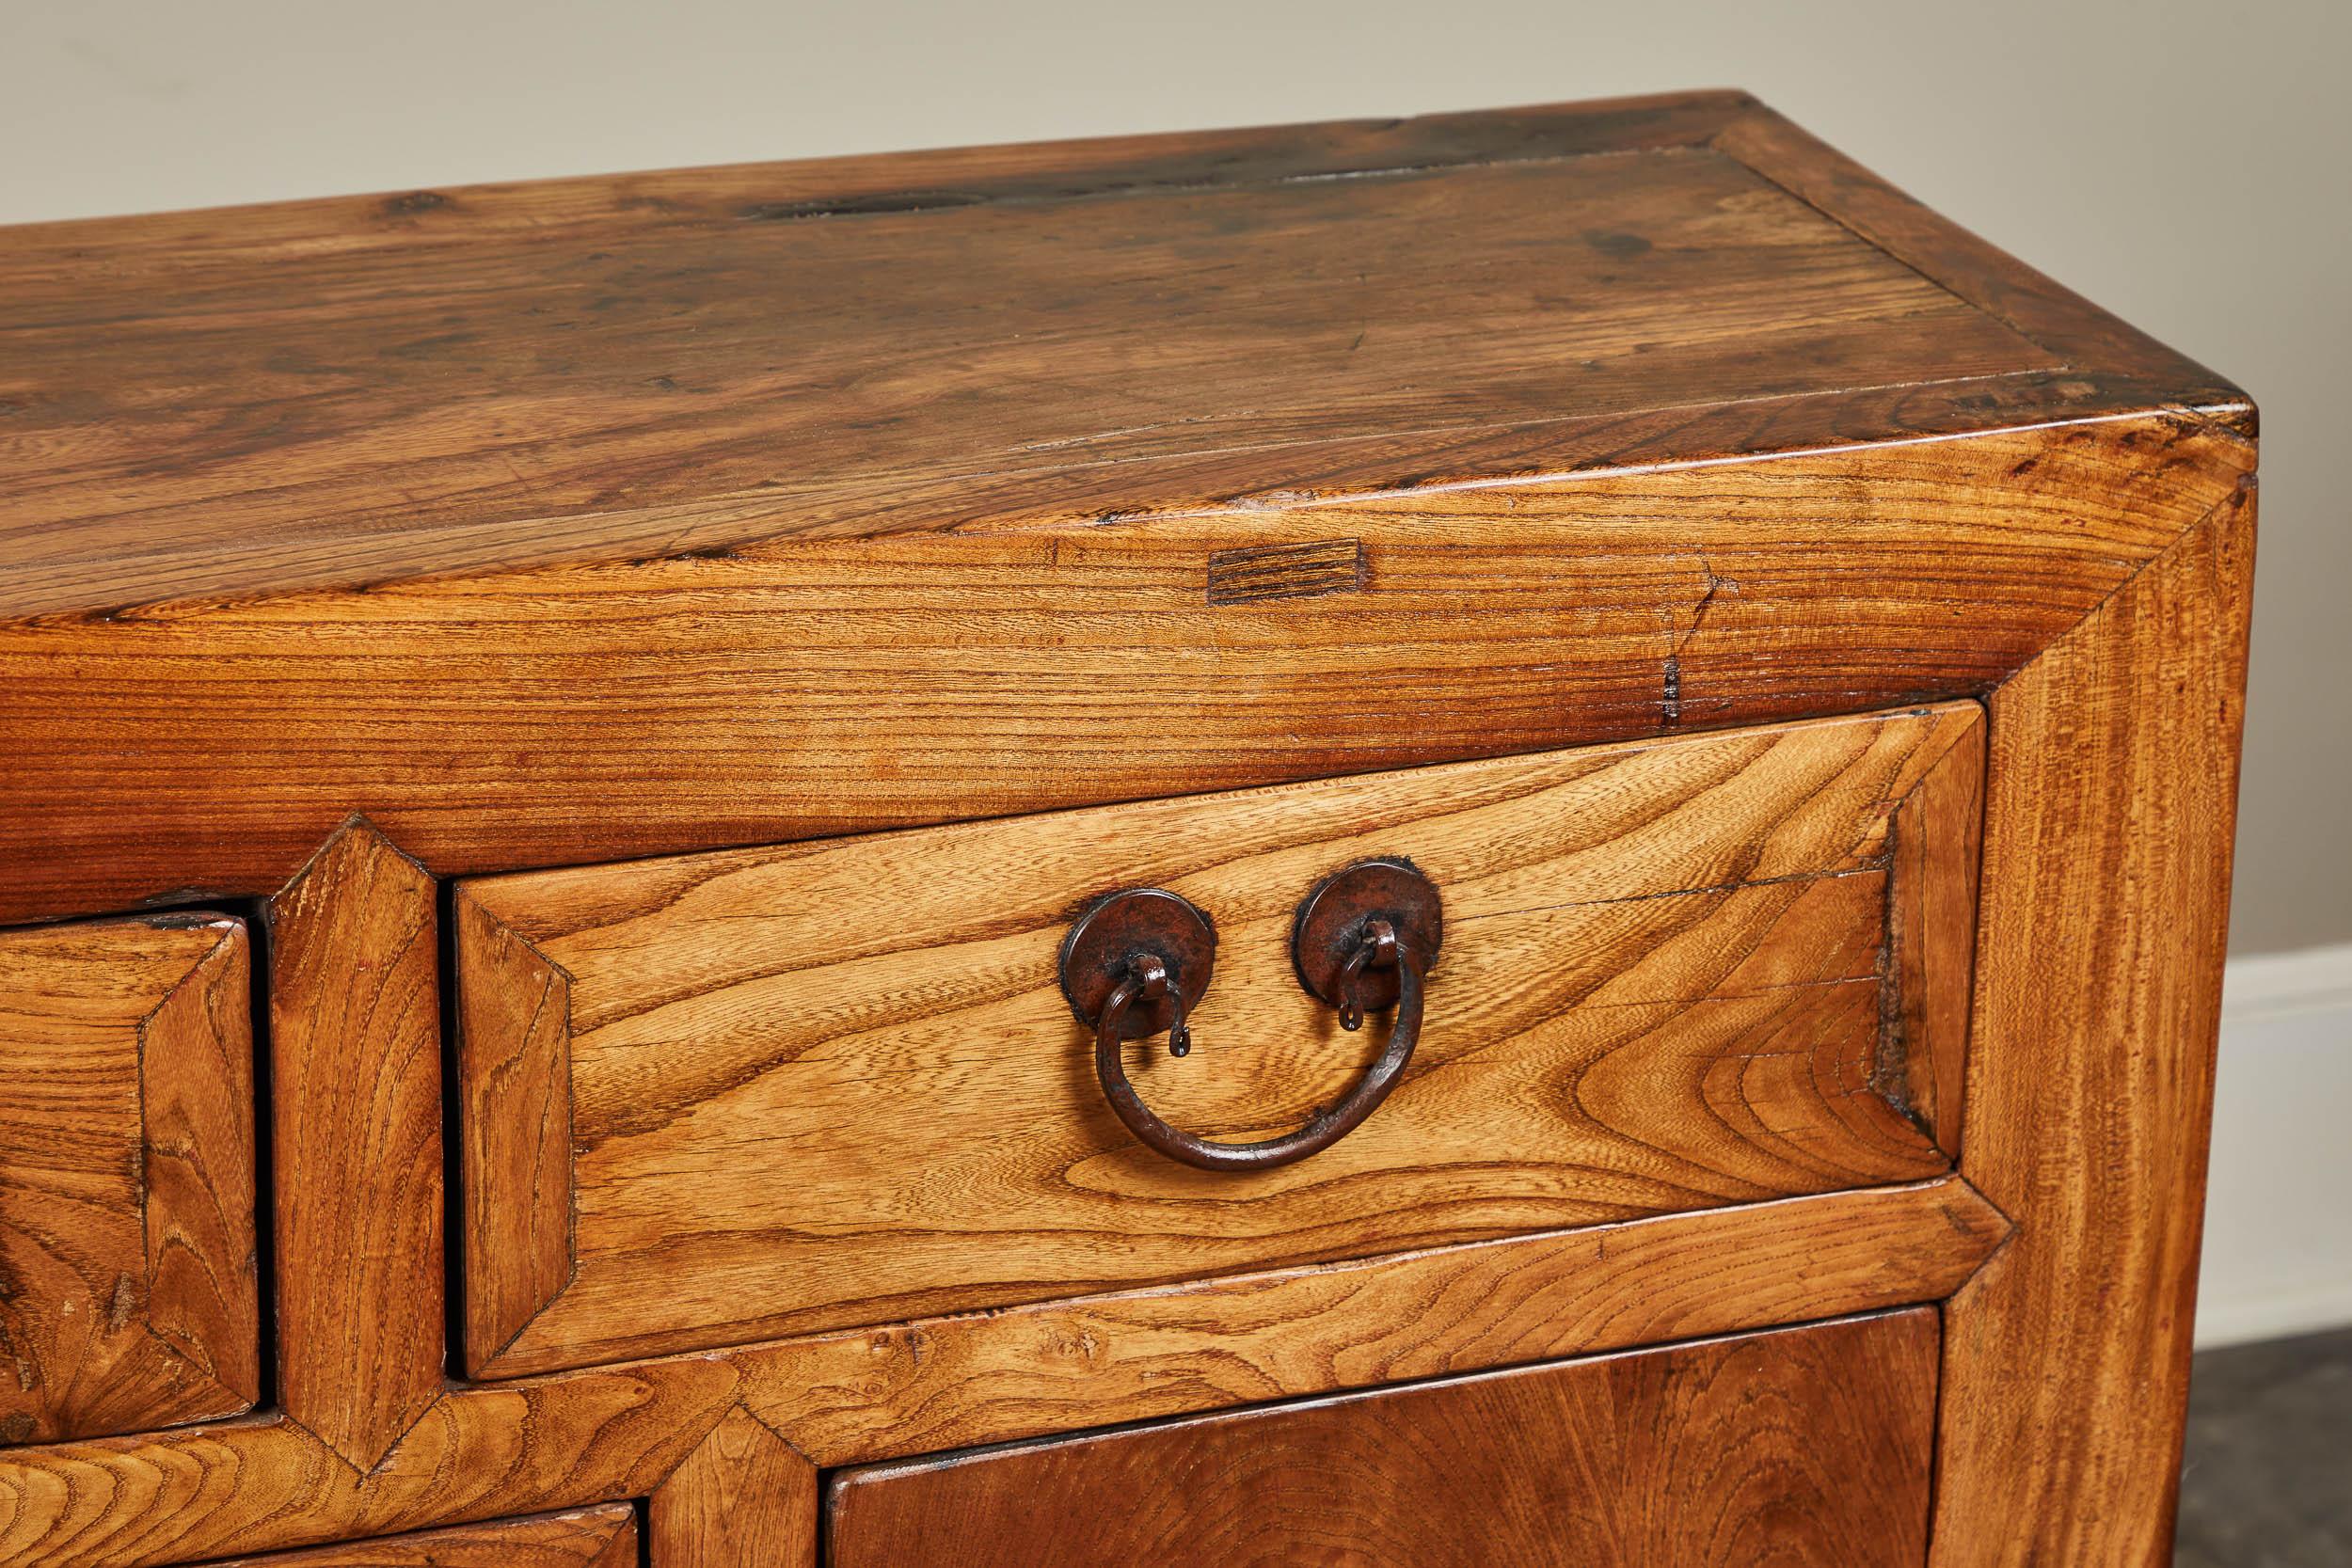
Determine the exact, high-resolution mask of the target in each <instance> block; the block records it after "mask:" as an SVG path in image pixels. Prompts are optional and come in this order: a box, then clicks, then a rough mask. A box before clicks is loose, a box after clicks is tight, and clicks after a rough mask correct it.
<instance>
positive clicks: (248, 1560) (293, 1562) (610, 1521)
mask: <svg viewBox="0 0 2352 1568" xmlns="http://www.w3.org/2000/svg"><path fill="white" fill-rule="evenodd" d="M636 1563H637V1515H636V1513H635V1512H634V1511H633V1510H631V1509H630V1508H629V1507H628V1505H627V1504H607V1505H606V1506H604V1507H602V1508H583V1509H578V1510H575V1511H573V1512H571V1513H551V1514H548V1515H546V1516H544V1517H541V1518H536V1519H501V1520H498V1521H496V1522H494V1523H491V1524H485V1525H467V1526H463V1527H461V1528H456V1529H437V1530H423V1531H420V1532H418V1533H417V1534H414V1535H395V1536H387V1537H383V1538H380V1539H378V1540H374V1541H351V1542H345V1543H343V1544H340V1545H334V1546H320V1547H317V1548H314V1549H312V1550H310V1551H305V1552H276V1553H272V1554H270V1555H269V1556H267V1557H260V1558H254V1557H240V1558H227V1559H221V1560H215V1561H214V1562H212V1563H208V1564H205V1565H204V1568H636ZM661 1568H669V1564H668V1563H667V1562H663V1563H662V1564H661Z"/></svg>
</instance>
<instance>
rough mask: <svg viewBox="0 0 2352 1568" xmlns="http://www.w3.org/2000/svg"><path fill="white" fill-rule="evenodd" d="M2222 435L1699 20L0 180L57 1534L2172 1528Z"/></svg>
mask: <svg viewBox="0 0 2352 1568" xmlns="http://www.w3.org/2000/svg"><path fill="white" fill-rule="evenodd" d="M2254 457H2255V442H2254V413H2253V409H2252V406H2251V404H2249V402H2248V401H2247V399H2246V398H2245V397H2244V396H2243V395H2242V394H2240V393H2239V392H2237V391H2235V390H2234V389H2233V388H2231V387H2229V386H2228V385H2227V384H2226V383H2223V382H2221V381H2219V380H2218V379H2217V378H2216V377H2214V376H2213V375H2212V374H2210V373H2209V372H2205V371H2203V370H2201V368H2199V367H2198V366H2196V365H2194V364H2191V363H2189V362H2187V361H2185V360H2184V359H2182V358H2181V357H2179V356H2176V355H2174V354H2172V353H2170V352H2169V351H2168V350H2166V349H2164V348H2162V347H2161V346H2159V345H2157V344H2155V343H2154V342H2153V341H2150V340H2148V339H2147V338H2145V337H2143V336H2141V335H2140V334H2138V333H2137V332H2135V331H2133V330H2132V329H2131V328H2129V327H2127V326H2125V325H2122V323H2120V322H2118V321H2116V320H2114V319H2113V318H2111V317H2109V316H2106V315H2105V314H2103V313H2101V312H2099V311H2098V310H2096V309H2093V308H2092V307H2090V305H2088V304H2087V303H2085V302H2084V301H2082V300H2081V299H2079V298H2077V297H2075V296H2074V295H2073V294H2070V293H2066V292H2065V291H2064V290H2062V289H2060V288H2058V286H2056V285H2055V284H2053V283H2051V282H2049V281H2048V280H2047V279H2045V278H2043V277H2040V276H2039V275H2037V274H2035V273H2033V272H2031V271H2029V270H2028V269H2026V267H2024V266H2022V265H2020V264H2019V263H2018V262H2016V261H2012V260H2010V258H2008V257H2006V256H2004V255H2002V254H2001V253H1999V252H1997V251H1995V250H1994V249H1993V248H1992V247H1990V246H1988V245H1985V244H1983V243H1982V242H1980V241H1979V240H1977V239H1975V238H1974V237H1972V236H1970V235H1968V234H1966V233H1965V232H1963V231H1962V230H1958V229H1956V228H1954V227H1952V226H1951V225H1949V224H1947V223H1946V222H1944V221H1942V220H1941V219H1939V218H1937V217H1935V216H1934V215H1932V214H1930V213H1928V212H1926V211H1925V210H1923V209H1922V208H1920V207H1919V206H1917V205H1916V204H1915V203H1914V202H1912V201H1911V200H1909V199H1908V198H1904V197H1903V196H1901V195H1899V193H1897V192H1895V191H1894V190H1892V189H1890V188H1889V187H1887V186H1886V185H1885V184H1883V183H1882V182H1879V181H1878V180H1876V179H1875V178H1873V177H1872V176H1871V175H1869V174H1868V173H1867V172H1865V171H1864V170H1862V169H1861V168H1859V167H1857V166H1854V165H1852V164H1851V163H1849V162H1847V161H1846V160H1845V159H1844V158H1843V157H1841V156H1840V155H1838V154H1837V153H1836V152H1834V151H1832V150H1829V149H1827V148H1825V147H1823V146H1821V145H1820V143H1818V142H1816V141H1814V140H1813V139H1811V138H1810V137H1808V136H1807V135H1804V133H1803V132H1801V131H1799V130H1798V129H1796V128H1795V127H1793V126H1791V125H1790V124H1789V123H1788V122H1787V121H1786V120H1783V119H1780V118H1778V117H1777V116H1775V115H1774V114H1772V112H1771V111H1769V110H1767V109H1765V108H1763V107H1761V106H1759V105H1758V104H1756V103H1755V102H1753V101H1752V100H1750V99H1748V98H1745V97H1743V96H1740V95H1739V94H1732V93H1707V94H1693V95H1685V96H1677V97H1669V98H1657V99H1644V100H1628V101H1623V102H1614V103H1593V104H1581V105H1569V106H1565V107H1558V108H1541V109H1529V110H1516V111H1507V112H1499V113H1488V114H1467V115H1456V116H1442V117H1435V118H1427V119H1407V120H1396V121H1364V122H1349V123H1341V124H1328V125H1312V126H1303V127H1295V128H1289V129H1280V130H1265V131H1242V132H1229V133H1214V134H1200V135H1182V136H1161V137H1139V138H1129V139H1119V140H1105V141H1093V142H1073V143H1060V144H1053V145H1043V146H1029V147H1010V148H993V149H982V150H959V151H944V152H928V153H913V154H898V155H892V156H886V157H872V158H850V159H837V160H830V161H825V162H817V163H801V164H775V165H759V166H735V167H723V168H711V169H699V170H691V171H685V172H675V173H660V174H638V175H626V176H618V177H613V178H608V179H596V180H573V181H561V182H537V183H531V184H517V185H492V186H480V187H472V188H465V189H450V190H433V191H415V192H408V193H405V194H400V195H392V196H380V197H370V198H347V199H345V198H338V199H333V200H326V201H310V202H302V203H294V204H286V205H278V206H268V207H255V208H245V209H235V210H228V211H217V212H199V213H188V214H167V215H162V216H153V217H141V218H127V219H115V220H103V221H91V222H81V221H76V222H71V223H61V224H51V225H40V226H33V227H28V228H21V229H14V230H0V742H4V743H5V752H6V759H5V766H0V925H5V927H7V928H6V929H0V1350H5V1352H6V1354H7V1362H8V1364H9V1365H12V1367H13V1369H14V1370H15V1372H16V1377H15V1379H14V1380H13V1382H12V1383H11V1382H9V1381H8V1380H6V1379H0V1564H40V1565H52V1564H55V1565H66V1564H88V1565H106V1568H131V1565H142V1564H191V1563H199V1562H201V1563H214V1562H218V1561H235V1562H239V1563H244V1562H247V1561H255V1562H259V1561H262V1560H266V1561H268V1562H272V1563H277V1562H283V1563H286V1564H289V1565H296V1564H300V1565H308V1568H372V1565H389V1564H418V1565H423V1564H464V1565H471V1564H477V1563H479V1564H491V1563H497V1564H519V1565H524V1568H537V1565H543V1564H544V1565H546V1568H621V1565H625V1564H637V1563H640V1562H644V1563H645V1564H648V1565H649V1568H754V1565H761V1568H766V1565H775V1568H792V1565H800V1568H815V1565H816V1564H817V1563H818V1562H819V1561H820V1560H821V1561H824V1562H827V1563H830V1564H832V1565H834V1568H902V1565H909V1564H915V1565H922V1568H987V1565H993V1564H1002V1563H1011V1562H1021V1563H1026V1564H1039V1565H1050V1568H1110V1565H1113V1564H1118V1565H1121V1568H1124V1565H1126V1564H1131V1563H1135V1562H1139V1561H1150V1562H1155V1563H1162V1564H1166V1565H1168V1568H1207V1565H1209V1564H1217V1565H1219V1568H1224V1565H1232V1564H1268V1565H1272V1564H1297V1563H1310V1562H1313V1563H1333V1564H1349V1565H1359V1568H1403V1565H1407V1564H1411V1565H1416V1568H1433V1565H1450V1564H1457V1563H1458V1564H1463V1565H1469V1564H1496V1565H1501V1564H1510V1565H1531V1568H1532V1565H1535V1564H1552V1563H1558V1562H1564V1561H1577V1562H1595V1563H1613V1564H1622V1565H1625V1568H1668V1565H1675V1568H1681V1565H1696V1564H1707V1565H1718V1568H1740V1565H1744V1564H1751V1563H1760V1562H1767V1561H1769V1562H1774V1563H1780V1562H1791V1563H1793V1562H1808V1563H1813V1562H1818V1563H1823V1564H1833V1565H1838V1568H1875V1565H1879V1564H1884V1565H1887V1568H1896V1565H1907V1568H1920V1565H1927V1568H1980V1565H1991V1564H2019V1565H2024V1564H2059V1563H2063V1564H2068V1565H2079V1568H2106V1565H2118V1568H2154V1565H2157V1564H2160V1563H2163V1562H2165V1561H2167V1560H2168V1559H2169V1537H2170V1528H2171V1525H2170V1513H2171V1502H2172V1497H2173V1492H2174V1482H2175V1474H2176V1467H2177V1464H2178V1450H2179V1443H2180V1434H2181V1423H2182V1418H2183V1402H2184V1396H2185V1386H2186V1376H2187V1366H2188V1347H2189V1325H2190V1318H2191V1310H2190V1309H2191V1304H2192V1297H2193V1291H2194V1283H2195V1275H2196V1262H2197V1249H2198V1240H2199V1225H2200V1214H2201V1192H2202V1185H2203V1175H2204V1158H2205V1137H2206V1124H2207V1119H2208V1112H2209V1105H2210V1095H2211V1084H2212V1048H2213V1038H2214V1030H2215V1023H2216V1012H2217V986H2218V976H2219V966H2220V960H2221V952H2222V940H2223V930H2224V926H2225V922H2226V910H2227V895H2228V885H2229V868H2230V847H2231V833H2232V824H2233V806H2234V789H2235V771H2236V757H2237V746H2238V733H2239V721H2240V711H2241V695H2242V689H2243V682H2244V652H2245V639H2246V627H2247V614H2248V606H2249V597H2248V595H2249V584H2250V580H2251V571H2252V552H2253V496H2254V479H2253V470H2254Z"/></svg>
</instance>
